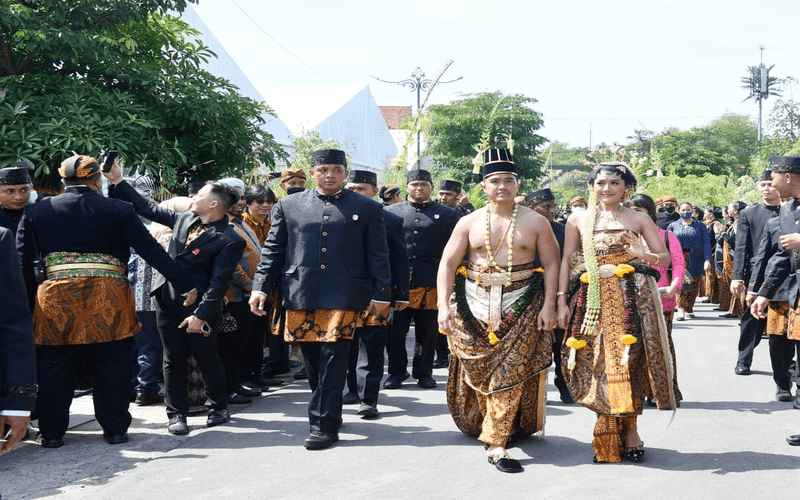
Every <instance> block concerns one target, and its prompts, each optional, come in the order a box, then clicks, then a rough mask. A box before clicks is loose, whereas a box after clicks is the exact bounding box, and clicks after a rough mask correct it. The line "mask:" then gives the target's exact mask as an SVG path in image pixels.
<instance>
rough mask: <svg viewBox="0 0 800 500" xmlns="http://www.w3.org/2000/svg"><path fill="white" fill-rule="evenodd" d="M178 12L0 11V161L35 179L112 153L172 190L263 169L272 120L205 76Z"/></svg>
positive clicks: (125, 7)
mask: <svg viewBox="0 0 800 500" xmlns="http://www.w3.org/2000/svg"><path fill="white" fill-rule="evenodd" d="M189 1H192V2H193V1H194V0H39V1H36V2H31V1H13V0H12V1H10V0H0V162H6V161H13V160H14V159H16V158H18V157H26V158H28V159H30V160H32V161H33V162H34V163H35V164H36V166H37V175H45V174H47V173H48V172H50V171H52V170H53V169H54V167H56V166H57V165H58V163H59V162H60V161H61V160H62V159H63V158H65V157H66V156H69V155H70V154H71V151H73V150H74V151H78V152H81V153H86V154H95V155H96V154H98V153H99V151H100V150H101V149H104V148H109V149H110V148H113V149H118V150H120V151H121V152H122V153H123V156H124V157H125V159H126V162H127V165H128V166H129V167H130V166H135V167H137V168H141V169H146V170H148V171H150V172H151V173H153V174H155V175H156V176H157V177H160V178H161V180H162V182H163V183H164V184H166V185H167V186H170V187H173V188H174V187H175V186H176V185H178V184H182V183H183V182H185V180H186V179H187V178H190V177H197V178H200V179H210V178H214V177H219V176H221V175H225V174H235V175H244V174H246V173H247V172H248V171H250V170H251V169H252V167H253V165H254V164H255V163H257V162H261V163H263V164H264V165H266V166H267V167H271V166H272V165H274V164H275V162H276V160H277V159H278V158H279V157H281V156H283V155H284V152H283V150H282V148H281V147H280V146H279V145H278V144H277V143H276V142H275V140H274V138H273V137H272V136H271V135H270V134H269V133H267V132H265V131H264V130H262V129H261V125H262V124H263V120H264V117H265V116H266V115H267V114H269V113H271V110H270V109H269V108H268V107H266V105H264V104H263V103H257V102H255V101H253V100H251V99H248V98H245V97H243V96H241V95H240V94H239V93H238V89H237V88H236V87H235V86H233V85H232V84H231V83H230V82H228V81H227V80H225V79H223V78H219V77H216V76H214V75H212V74H210V73H209V72H208V71H206V70H204V69H203V65H204V64H205V63H206V62H207V61H208V60H209V59H211V58H213V57H215V54H213V52H211V50H209V49H208V47H206V46H204V45H203V43H202V41H201V40H200V34H199V33H198V32H197V31H196V30H194V29H193V28H191V27H190V26H189V25H188V24H186V23H185V22H183V21H182V20H181V19H180V18H177V17H175V16H173V15H171V14H170V13H171V12H182V11H183V10H184V9H185V8H186V6H187V2H189ZM200 164H204V165H201V166H196V167H192V165H200Z"/></svg>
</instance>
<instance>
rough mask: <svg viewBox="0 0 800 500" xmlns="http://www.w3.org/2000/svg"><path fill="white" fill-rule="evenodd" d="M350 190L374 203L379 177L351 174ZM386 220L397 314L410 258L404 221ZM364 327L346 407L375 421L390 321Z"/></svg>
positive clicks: (403, 303)
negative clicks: (355, 406)
mask: <svg viewBox="0 0 800 500" xmlns="http://www.w3.org/2000/svg"><path fill="white" fill-rule="evenodd" d="M347 189H349V190H350V191H355V192H356V193H358V194H360V195H363V196H366V197H367V198H370V199H372V198H374V197H375V195H376V194H378V176H377V175H375V173H374V172H370V171H368V170H352V171H351V172H350V182H348V184H347ZM383 217H384V220H385V222H386V244H387V246H388V248H389V263H390V266H391V275H392V307H393V309H394V311H402V310H403V309H405V308H406V307H407V306H408V257H407V256H406V244H405V242H404V241H403V221H402V219H400V217H398V216H396V215H394V214H392V213H390V212H389V211H388V210H386V209H384V211H383ZM364 323H365V324H364V326H362V327H361V328H359V329H358V330H356V335H355V337H354V338H353V340H354V342H353V348H352V349H351V351H350V363H349V364H348V371H347V393H346V394H345V395H344V404H355V403H361V407H360V408H359V409H358V414H359V415H361V417H362V418H364V419H366V420H372V419H376V418H378V394H379V391H380V386H381V379H383V364H384V349H386V340H387V339H388V337H389V325H390V324H391V322H390V321H389V318H382V319H377V318H375V317H374V315H372V316H368V317H366V318H365V319H364ZM445 340H446V339H445ZM445 348H446V347H445Z"/></svg>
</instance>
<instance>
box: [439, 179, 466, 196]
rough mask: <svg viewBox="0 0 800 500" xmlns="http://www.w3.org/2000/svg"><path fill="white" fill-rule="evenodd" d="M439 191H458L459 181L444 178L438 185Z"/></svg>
mask: <svg viewBox="0 0 800 500" xmlns="http://www.w3.org/2000/svg"><path fill="white" fill-rule="evenodd" d="M439 191H450V192H451V193H460V192H461V183H460V182H458V181H454V180H450V179H445V180H443V181H442V185H441V186H440V187H439Z"/></svg>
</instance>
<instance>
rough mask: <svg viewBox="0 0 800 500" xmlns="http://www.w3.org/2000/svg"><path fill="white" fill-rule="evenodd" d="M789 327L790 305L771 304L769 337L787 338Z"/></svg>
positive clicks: (768, 319)
mask: <svg viewBox="0 0 800 500" xmlns="http://www.w3.org/2000/svg"><path fill="white" fill-rule="evenodd" d="M788 326H789V303H788V302H770V303H769V306H768V307H767V327H766V329H765V331H766V332H767V335H775V336H778V337H784V336H786V332H787V329H788Z"/></svg>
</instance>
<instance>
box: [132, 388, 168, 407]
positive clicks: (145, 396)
mask: <svg viewBox="0 0 800 500" xmlns="http://www.w3.org/2000/svg"><path fill="white" fill-rule="evenodd" d="M163 401H164V398H163V397H161V394H159V393H157V392H152V391H137V392H136V399H134V400H133V402H134V403H136V404H137V405H138V406H150V405H157V404H160V403H162V402H163Z"/></svg>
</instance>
